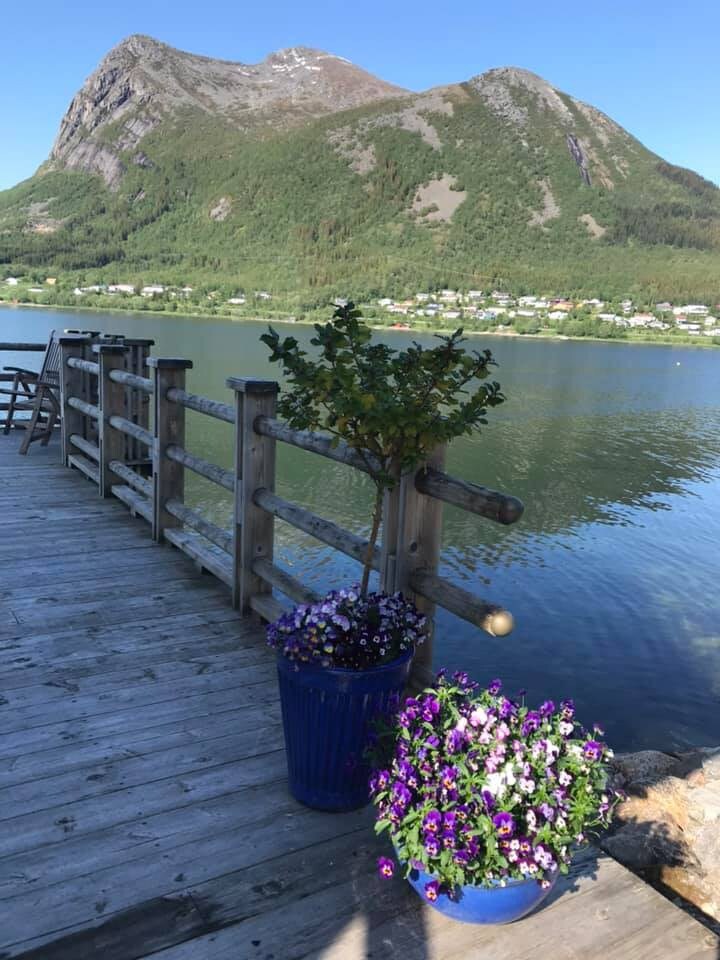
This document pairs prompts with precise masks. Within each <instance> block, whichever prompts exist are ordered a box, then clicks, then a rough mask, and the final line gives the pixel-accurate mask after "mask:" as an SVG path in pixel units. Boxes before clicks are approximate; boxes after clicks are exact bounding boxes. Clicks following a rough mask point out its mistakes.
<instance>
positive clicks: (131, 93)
mask: <svg viewBox="0 0 720 960" xmlns="http://www.w3.org/2000/svg"><path fill="white" fill-rule="evenodd" d="M404 93H405V91H404V90H402V89H401V88H399V87H396V86H394V85H392V84H389V83H386V82H385V81H384V80H381V79H379V78H378V77H375V76H373V75H372V74H370V73H367V72H366V71H365V70H363V69H361V68H360V67H357V66H355V65H354V64H352V63H350V61H348V60H345V59H344V58H342V57H338V56H334V55H333V54H330V53H325V52H324V51H321V50H313V49H311V48H309V47H290V48H288V49H286V50H279V51H277V52H276V53H272V54H270V55H269V56H268V57H266V59H265V60H263V61H262V62H261V63H258V64H245V63H240V62H232V61H228V60H217V59H213V58H211V57H203V56H199V55H197V54H192V53H186V52H184V51H182V50H176V49H175V48H173V47H170V46H168V45H167V44H164V43H161V42H160V41H158V40H155V39H153V38H152V37H148V36H144V35H142V34H134V35H132V36H130V37H127V38H126V39H125V40H123V41H122V42H121V43H119V44H118V45H117V46H116V47H114V48H113V49H112V50H111V51H110V52H109V53H108V54H107V56H106V57H105V58H104V59H103V60H102V62H101V63H100V65H99V66H98V68H97V69H96V70H95V71H94V72H93V73H92V74H91V75H90V77H88V79H87V80H86V81H85V83H84V85H83V87H82V89H81V90H80V91H79V92H78V93H77V94H76V96H75V97H74V98H73V101H72V103H71V104H70V107H69V108H68V110H67V112H66V114H65V116H64V117H63V119H62V122H61V124H60V130H59V132H58V136H57V139H56V141H55V144H54V145H53V148H52V152H51V154H50V166H51V167H65V168H69V169H80V170H85V171H87V172H93V173H100V174H101V175H102V176H103V178H104V179H105V181H106V182H107V183H108V184H109V185H110V186H116V185H117V184H118V183H119V180H120V178H121V177H122V172H123V169H124V166H123V157H122V154H124V153H127V152H128V151H132V150H134V149H135V148H136V147H137V146H138V144H139V143H140V140H141V139H142V138H143V137H144V136H146V134H148V133H149V132H151V131H152V130H153V129H155V127H157V126H158V125H159V124H160V123H161V122H162V120H163V119H164V118H166V117H168V116H171V115H172V114H173V113H174V112H176V111H177V110H178V109H181V108H193V109H196V110H200V111H204V112H206V113H210V114H213V115H216V116H220V117H222V118H223V119H224V120H226V121H227V122H228V123H230V124H232V125H235V126H237V127H238V128H239V129H242V130H247V129H249V128H251V127H253V126H265V127H267V126H271V127H272V126H274V127H282V126H287V125H290V124H294V123H295V124H296V123H299V122H302V121H303V120H307V119H310V118H314V117H319V116H323V115H325V114H328V113H334V112H336V111H339V110H345V109H348V108H351V107H357V106H362V105H364V104H368V103H372V102H374V101H377V100H384V99H387V98H390V97H397V96H400V95H402V94H404ZM108 128H112V129H111V131H110V130H108Z"/></svg>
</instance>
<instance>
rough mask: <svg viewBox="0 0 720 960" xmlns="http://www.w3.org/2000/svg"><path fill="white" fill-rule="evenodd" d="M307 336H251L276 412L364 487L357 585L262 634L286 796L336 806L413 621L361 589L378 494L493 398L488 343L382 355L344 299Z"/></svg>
mask: <svg viewBox="0 0 720 960" xmlns="http://www.w3.org/2000/svg"><path fill="white" fill-rule="evenodd" d="M315 331H316V333H315V336H314V337H313V339H312V340H311V344H312V345H313V346H314V347H315V348H317V351H316V353H315V354H314V355H312V356H310V355H308V353H307V352H306V351H305V350H303V349H302V348H301V347H300V345H299V344H298V342H297V340H296V339H295V338H294V337H286V338H284V339H282V340H281V339H280V337H279V336H278V334H277V333H276V332H275V331H274V330H273V329H272V328H270V331H269V333H267V334H265V335H263V337H262V338H261V339H262V340H263V342H264V343H265V344H266V345H267V346H268V347H269V348H270V360H271V361H272V362H275V363H279V364H281V366H282V369H283V373H284V375H285V389H284V391H283V393H282V395H281V398H280V402H279V412H280V414H281V415H282V416H283V417H284V418H285V419H286V420H287V421H288V423H289V424H290V425H291V426H292V427H295V428H297V429H302V430H322V431H324V432H325V433H327V434H330V435H331V436H332V438H333V441H334V443H335V444H338V443H340V442H341V441H342V442H344V443H346V444H348V445H349V446H350V447H351V448H352V449H353V450H354V451H355V452H356V454H357V456H358V457H359V458H360V459H361V461H362V462H363V464H364V466H365V469H366V471H367V473H368V475H369V477H370V479H371V481H372V483H373V484H374V487H375V499H374V505H373V511H372V517H371V518H370V536H369V539H368V547H367V553H366V555H365V561H364V564H363V572H362V579H361V582H360V585H359V587H358V588H357V589H350V590H347V589H345V590H339V591H333V592H332V593H330V594H329V595H328V596H327V597H325V598H324V600H323V601H322V602H321V603H319V604H312V605H307V604H303V605H300V606H298V607H295V608H294V609H293V610H292V611H291V612H290V613H288V614H286V615H285V616H283V617H282V618H281V619H280V620H278V621H277V622H276V623H274V624H271V625H270V627H269V628H268V641H269V643H270V644H271V645H272V646H274V647H275V648H276V649H277V650H278V675H279V681H280V695H281V702H282V709H283V724H284V728H285V741H286V749H287V755H288V772H289V781H290V788H291V791H292V793H293V795H294V796H295V797H296V798H297V799H298V800H300V801H302V802H303V803H306V804H308V805H309V806H313V807H317V808H320V809H326V810H346V809H352V808H353V807H358V806H362V805H364V804H365V803H367V802H368V799H369V791H368V773H369V768H368V766H367V764H366V762H365V760H364V751H365V746H366V742H367V738H368V731H369V725H370V723H371V721H372V719H373V717H374V716H375V715H377V714H378V713H382V712H384V711H387V710H388V709H389V708H390V707H391V706H392V704H393V702H394V701H396V700H398V699H399V696H400V694H401V692H402V690H403V688H404V686H405V683H406V682H407V678H408V674H409V670H410V661H411V658H412V655H413V652H414V649H415V647H416V645H417V644H418V643H420V642H422V637H423V633H424V629H425V620H424V617H422V616H421V615H420V613H419V612H418V611H417V610H416V608H415V607H414V605H413V604H412V603H410V602H409V601H407V600H406V599H405V598H403V597H402V596H400V595H392V596H388V595H386V594H382V593H370V592H369V581H370V573H371V569H372V563H373V556H374V553H375V550H376V545H377V542H378V537H379V533H380V526H381V522H382V510H383V499H384V496H385V492H386V491H387V490H390V489H392V488H393V487H394V486H395V484H397V483H398V481H399V479H400V477H401V475H402V473H403V471H406V470H413V469H417V468H419V467H420V466H421V465H422V464H423V463H425V462H426V461H427V459H428V458H429V456H430V455H431V454H432V453H433V451H434V450H435V449H436V448H437V446H438V445H439V444H443V443H447V442H448V441H450V440H452V439H453V438H454V437H457V436H460V435H461V434H465V433H471V432H472V431H473V430H474V429H477V428H478V427H479V426H480V425H482V424H485V423H486V422H487V421H486V419H485V415H486V412H487V409H488V407H494V406H497V405H498V404H500V403H502V402H503V400H504V397H503V395H502V393H501V392H500V385H499V384H498V383H496V382H494V381H488V380H487V378H488V376H489V372H490V369H491V367H492V366H493V365H494V361H493V358H492V355H491V353H490V351H489V350H484V351H479V352H473V353H469V352H467V351H466V350H465V349H464V348H463V346H462V344H463V342H464V341H463V337H462V330H457V331H456V332H455V333H453V334H452V335H451V336H447V337H439V338H438V339H439V341H440V342H439V344H438V345H437V346H435V347H432V348H424V347H422V346H420V345H419V344H417V343H413V344H412V345H411V346H410V347H408V348H407V349H405V350H395V349H393V348H392V347H390V346H388V345H387V344H384V343H374V342H373V341H372V331H371V330H370V328H369V327H368V326H367V325H366V324H364V323H363V322H362V319H361V315H360V311H359V310H357V309H356V308H355V306H354V304H353V303H352V302H348V303H345V304H342V305H341V306H339V307H338V308H337V310H336V311H335V314H334V316H333V319H332V322H330V323H327V324H316V325H315Z"/></svg>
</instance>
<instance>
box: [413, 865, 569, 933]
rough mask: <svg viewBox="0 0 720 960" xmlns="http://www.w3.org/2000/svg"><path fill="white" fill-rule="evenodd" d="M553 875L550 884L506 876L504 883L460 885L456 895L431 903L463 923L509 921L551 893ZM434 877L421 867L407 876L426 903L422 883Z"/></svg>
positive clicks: (535, 905)
mask: <svg viewBox="0 0 720 960" xmlns="http://www.w3.org/2000/svg"><path fill="white" fill-rule="evenodd" d="M557 876H558V875H557V873H555V874H554V875H553V879H552V880H551V882H550V886H549V887H546V888H545V889H543V888H542V887H541V886H540V884H539V883H538V882H537V880H508V882H507V884H506V886H504V887H501V886H499V885H497V886H493V887H460V889H459V890H458V892H457V898H456V899H454V900H451V899H450V897H449V896H448V895H447V894H446V893H441V894H440V896H439V897H438V898H437V900H435V901H434V902H432V903H431V904H430V905H431V906H433V907H434V908H435V909H436V910H439V911H440V913H443V914H445V916H446V917H450V918H451V919H452V920H459V921H461V922H462V923H512V921H513V920H519V919H520V918H521V917H524V916H526V915H527V914H528V913H530V912H531V911H532V910H534V909H535V907H537V906H538V905H539V904H541V903H542V902H543V900H544V899H545V898H546V897H547V895H548V894H549V893H550V891H551V890H552V888H553V887H554V886H555V883H556V881H557ZM433 879H434V878H433V877H432V876H430V874H428V873H424V872H423V871H422V870H413V871H411V873H410V876H409V877H408V880H409V882H410V885H411V886H412V887H413V888H414V889H415V891H416V893H418V894H419V895H420V896H421V897H422V898H423V900H424V901H425V903H429V902H430V901H428V899H427V897H426V896H425V884H426V883H430V881H431V880H433Z"/></svg>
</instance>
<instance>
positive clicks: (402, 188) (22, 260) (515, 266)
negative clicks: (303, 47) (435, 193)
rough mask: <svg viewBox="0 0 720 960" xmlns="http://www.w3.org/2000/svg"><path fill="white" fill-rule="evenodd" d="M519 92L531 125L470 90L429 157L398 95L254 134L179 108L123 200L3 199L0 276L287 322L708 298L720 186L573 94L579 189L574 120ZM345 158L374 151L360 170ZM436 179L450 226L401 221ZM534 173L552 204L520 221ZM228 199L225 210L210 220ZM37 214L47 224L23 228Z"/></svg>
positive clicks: (88, 186)
mask: <svg viewBox="0 0 720 960" xmlns="http://www.w3.org/2000/svg"><path fill="white" fill-rule="evenodd" d="M513 95H514V96H515V97H516V100H517V101H518V104H519V105H520V106H522V107H523V109H524V110H526V111H527V115H528V121H527V123H526V124H525V125H523V126H519V125H513V124H512V123H509V122H505V121H504V120H502V119H501V118H500V117H498V116H497V114H495V113H494V112H493V111H492V110H491V109H490V108H489V107H488V106H487V104H486V103H485V102H484V101H483V100H482V99H481V98H480V97H478V96H477V95H476V92H475V90H474V88H473V87H472V86H471V85H465V86H464V88H463V94H462V95H458V96H457V97H456V98H455V99H454V102H453V109H452V112H451V113H430V112H429V113H427V114H426V119H427V122H428V123H429V124H431V125H432V127H433V128H434V129H435V131H436V132H437V134H438V138H439V141H440V143H441V148H440V149H435V148H433V146H432V145H430V144H429V143H428V142H426V141H425V140H424V139H423V137H422V136H421V134H420V133H419V132H412V131H410V130H407V129H403V128H402V125H401V124H392V123H390V124H388V123H387V122H384V121H383V118H387V116H388V114H389V113H392V111H393V110H395V109H398V110H400V109H402V108H403V106H404V105H405V101H403V100H401V101H398V103H397V104H396V103H393V102H385V103H381V104H376V105H372V106H367V107H362V108H358V109H356V110H350V111H346V112H344V113H343V114H341V115H335V116H331V117H326V118H324V119H319V120H312V121H309V122H308V123H306V124H305V125H302V126H299V127H294V128H293V129H284V130H276V131H272V130H267V131H263V132H259V131H255V133H254V134H253V135H247V134H246V133H245V134H242V133H239V132H238V130H237V129H236V128H234V127H232V126H231V125H229V124H228V123H227V122H225V121H224V120H223V119H222V118H220V117H213V116H210V115H208V114H207V113H205V112H201V111H192V110H185V111H182V112H178V113H177V114H175V115H174V116H171V117H167V118H166V119H165V120H164V121H163V123H162V124H161V125H159V126H158V127H157V129H155V130H154V131H153V132H151V133H150V134H148V135H147V136H146V137H144V138H143V140H142V145H141V146H142V155H143V158H144V159H143V162H142V164H141V165H138V163H137V162H136V151H134V152H133V155H132V156H131V155H128V154H121V160H122V162H123V164H124V168H125V173H124V176H123V178H122V180H121V182H120V184H119V186H118V188H117V189H116V190H112V191H111V190H109V189H108V188H107V187H106V186H105V185H104V183H103V182H102V181H101V179H100V178H99V177H97V176H89V175H87V174H83V173H80V172H72V171H67V170H56V171H41V172H40V173H39V174H37V175H36V176H35V177H32V178H31V179H30V180H28V181H26V182H25V183H23V184H20V185H18V186H17V187H15V188H13V190H10V191H6V192H4V193H0V265H2V267H1V268H0V269H5V270H6V271H7V273H12V274H15V275H22V274H27V273H30V272H31V271H33V270H45V271H47V272H51V273H53V274H57V275H59V276H61V277H63V278H67V279H70V278H72V281H73V282H77V274H78V273H83V275H84V280H85V282H87V283H93V282H100V281H105V282H133V283H141V282H145V283H148V282H159V283H166V284H173V283H176V284H180V285H182V284H184V283H190V284H192V285H193V286H196V287H200V286H201V285H207V286H208V288H209V289H219V288H222V287H224V286H227V287H230V286H232V288H233V291H231V292H230V295H232V293H233V292H234V290H236V289H237V288H238V287H242V288H244V289H245V290H246V291H252V290H255V289H266V290H270V291H271V292H272V293H273V297H274V298H275V301H276V302H279V301H280V300H282V302H283V307H284V309H285V310H286V311H287V312H291V313H295V314H300V313H307V312H309V313H312V311H314V310H317V309H318V308H319V307H321V306H322V305H324V304H326V303H327V302H328V301H331V300H332V299H334V298H335V297H337V296H338V295H343V294H344V293H345V292H346V291H348V290H350V289H352V290H353V292H354V295H355V296H356V298H357V299H358V300H359V301H363V302H365V301H369V300H372V299H374V298H377V297H381V296H400V295H405V294H408V293H414V292H415V291H417V290H427V289H437V288H439V287H443V286H451V287H464V288H468V287H479V288H481V289H492V287H493V286H496V285H501V286H503V287H506V288H507V289H509V290H510V292H512V293H521V292H528V291H532V292H543V291H547V292H556V293H563V294H566V295H568V296H577V297H579V296H599V297H601V298H602V299H605V300H608V299H617V298H620V297H622V296H626V295H629V296H633V297H636V298H639V297H640V295H641V296H642V299H647V300H648V301H651V302H652V301H653V300H654V299H670V300H682V299H692V300H700V301H702V302H708V303H709V302H713V303H714V302H717V300H718V299H720V281H719V280H718V277H720V191H718V190H717V189H716V188H715V187H713V186H712V185H711V184H708V182H707V181H703V180H702V178H700V177H698V176H697V175H696V174H693V173H692V172H691V171H685V170H682V169H681V168H677V167H673V166H672V165H670V164H665V163H663V162H662V161H659V160H658V158H657V157H656V156H655V155H653V154H651V153H650V152H649V151H647V150H645V148H644V147H642V145H641V144H639V143H637V142H636V141H633V140H632V138H630V137H628V136H627V135H626V134H625V133H624V132H623V131H620V130H619V128H617V129H613V128H612V126H610V127H608V129H607V130H606V131H605V132H604V134H603V136H604V139H602V138H599V137H598V135H597V130H596V129H594V127H593V125H592V124H591V123H590V121H589V120H588V119H587V117H585V115H584V114H583V113H581V112H580V111H579V110H578V108H577V106H576V105H575V103H574V101H572V100H571V99H570V98H567V99H566V101H565V103H566V106H567V107H568V110H569V111H570V112H571V113H572V115H573V118H574V123H575V124H576V129H577V134H578V136H579V137H581V138H582V139H583V141H584V142H586V143H587V144H590V145H591V146H592V158H591V162H590V175H591V181H592V182H591V186H589V187H588V186H587V185H586V184H585V183H584V182H583V181H582V179H581V177H580V175H579V171H578V168H577V165H576V163H575V161H574V160H573V159H572V157H571V156H570V153H569V151H568V147H567V142H566V127H565V126H564V125H563V124H559V123H558V122H557V117H556V116H554V115H553V114H552V112H551V111H548V110H546V109H541V108H540V106H539V104H538V101H537V100H536V98H534V97H533V96H532V95H531V94H530V93H527V94H526V95H525V96H524V97H523V94H522V93H521V92H515V91H514V93H513ZM120 134H121V129H120V127H118V126H117V124H115V125H108V126H107V127H105V128H103V129H102V139H103V142H104V144H105V145H106V146H107V147H110V146H112V140H113V138H114V137H116V136H117V137H118V138H119V139H120V140H121V139H122V137H121V136H120ZM93 136H94V137H96V138H97V136H96V134H95V133H94V134H93ZM98 136H99V134H98ZM355 147H359V148H360V149H362V150H368V151H370V150H371V149H372V155H373V156H374V164H369V166H368V168H367V169H366V170H364V172H362V173H358V172H356V170H355V169H353V166H352V161H351V158H350V154H351V153H352V150H353V149H355ZM348 151H350V153H348ZM443 174H446V175H449V176H452V177H454V178H455V187H454V189H455V190H456V191H457V190H462V191H463V192H465V193H466V197H465V199H464V200H463V202H462V203H461V204H460V205H459V207H458V208H457V209H456V211H455V213H454V214H453V216H452V218H451V219H450V220H442V219H439V220H434V221H428V222H423V219H422V217H417V216H412V215H411V212H410V211H411V207H412V203H413V200H414V198H415V196H416V195H417V191H418V188H419V187H420V186H421V185H423V184H427V183H429V182H431V181H433V180H435V179H438V178H440V177H442V176H443ZM544 181H545V182H547V183H548V184H549V185H550V187H551V189H552V195H553V198H554V200H555V201H556V202H557V207H558V212H557V215H556V216H554V217H552V218H550V219H547V220H546V221H545V222H544V223H543V224H542V225H537V224H536V225H531V219H532V215H533V213H534V212H537V211H541V210H542V209H543V203H544V196H543V191H542V189H541V186H540V184H541V183H542V182H544ZM453 196H454V194H453ZM221 197H223V198H226V199H227V200H228V201H229V204H230V210H229V213H228V215H227V216H226V217H225V219H223V220H218V219H213V218H212V217H211V215H210V214H211V211H212V210H213V209H214V208H215V207H216V205H217V204H218V201H219V200H220V198H221ZM38 204H40V205H42V206H43V209H44V211H45V212H44V214H43V215H44V216H47V217H49V218H52V219H53V220H54V224H55V225H54V229H53V231H52V232H43V231H41V230H37V229H33V228H32V226H29V224H31V223H32V221H33V218H34V216H35V215H34V213H33V210H35V209H36V208H37V205H38ZM435 206H437V204H435ZM431 207H432V205H431V204H430V203H428V208H431ZM588 214H589V215H591V216H592V217H593V218H594V219H595V221H596V222H597V223H598V224H599V225H600V226H601V227H602V228H604V229H605V233H604V235H603V236H601V237H595V236H592V235H591V234H590V233H589V232H588V229H587V227H586V226H585V225H584V223H583V222H582V221H581V220H580V218H581V217H583V216H586V215H588Z"/></svg>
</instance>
